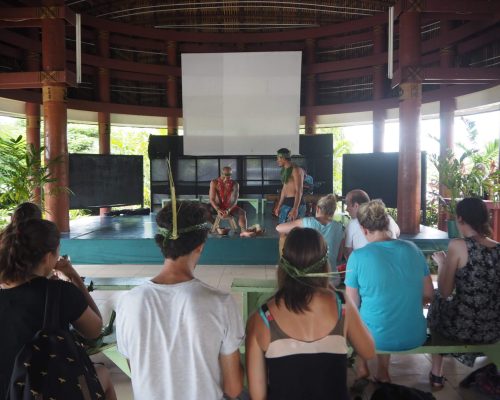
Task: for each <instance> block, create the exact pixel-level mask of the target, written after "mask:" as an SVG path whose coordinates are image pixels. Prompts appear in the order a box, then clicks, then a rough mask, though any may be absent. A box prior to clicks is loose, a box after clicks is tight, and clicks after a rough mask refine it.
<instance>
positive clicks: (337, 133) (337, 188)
mask: <svg viewBox="0 0 500 400" xmlns="http://www.w3.org/2000/svg"><path fill="white" fill-rule="evenodd" d="M317 132H318V133H331V134H332V135H333V193H335V194H337V195H340V194H341V193H342V156H343V155H344V154H348V153H350V152H351V151H352V143H351V142H349V141H348V140H347V139H346V138H345V136H344V134H343V132H342V129H340V128H318V129H317Z"/></svg>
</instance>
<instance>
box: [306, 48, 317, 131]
mask: <svg viewBox="0 0 500 400" xmlns="http://www.w3.org/2000/svg"><path fill="white" fill-rule="evenodd" d="M315 59H316V45H315V43H314V40H313V39H306V51H305V62H306V65H307V66H308V67H309V66H311V65H312V64H314V61H315ZM305 90H306V93H305V95H306V99H305V100H306V107H305V109H306V113H305V120H306V121H305V131H306V135H314V134H316V115H315V114H314V113H313V111H312V107H314V105H315V104H316V76H315V75H314V74H309V75H307V77H306V87H305Z"/></svg>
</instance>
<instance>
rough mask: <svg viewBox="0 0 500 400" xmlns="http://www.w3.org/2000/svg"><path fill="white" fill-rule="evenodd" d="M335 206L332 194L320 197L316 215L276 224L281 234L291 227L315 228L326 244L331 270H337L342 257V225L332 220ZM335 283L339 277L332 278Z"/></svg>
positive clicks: (335, 199)
mask: <svg viewBox="0 0 500 400" xmlns="http://www.w3.org/2000/svg"><path fill="white" fill-rule="evenodd" d="M336 208H337V198H336V197H335V195H334V194H329V195H327V196H324V197H322V198H321V199H319V201H318V205H317V206H316V217H305V218H300V219H296V220H294V221H291V222H285V223H283V224H279V225H278V226H276V230H277V231H278V232H279V233H282V234H288V233H289V232H290V231H291V230H292V229H293V228H296V227H300V228H312V229H315V230H317V231H318V232H319V233H321V235H322V236H323V238H324V239H325V242H326V244H327V246H328V260H329V262H330V266H331V268H332V270H333V271H337V264H339V262H340V260H341V259H342V247H343V246H342V241H343V240H344V227H343V225H342V224H341V223H340V222H337V221H333V216H334V214H335V210H336ZM334 281H335V283H338V282H340V279H338V277H337V279H334Z"/></svg>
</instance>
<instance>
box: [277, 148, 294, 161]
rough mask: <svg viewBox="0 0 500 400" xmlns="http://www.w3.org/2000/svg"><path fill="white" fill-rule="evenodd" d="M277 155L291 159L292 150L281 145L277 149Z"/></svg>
mask: <svg viewBox="0 0 500 400" xmlns="http://www.w3.org/2000/svg"><path fill="white" fill-rule="evenodd" d="M277 153H278V156H280V157H283V158H284V159H285V160H291V159H292V152H291V151H290V150H288V149H287V148H286V147H282V148H281V149H279V150H278V151H277Z"/></svg>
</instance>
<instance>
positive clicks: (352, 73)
mask: <svg viewBox="0 0 500 400" xmlns="http://www.w3.org/2000/svg"><path fill="white" fill-rule="evenodd" d="M372 74H373V67H366V68H358V69H351V70H347V71H336V72H327V73H325V74H318V75H317V76H316V80H317V81H318V82H321V81H336V80H339V79H349V78H359V77H360V76H368V75H372Z"/></svg>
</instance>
